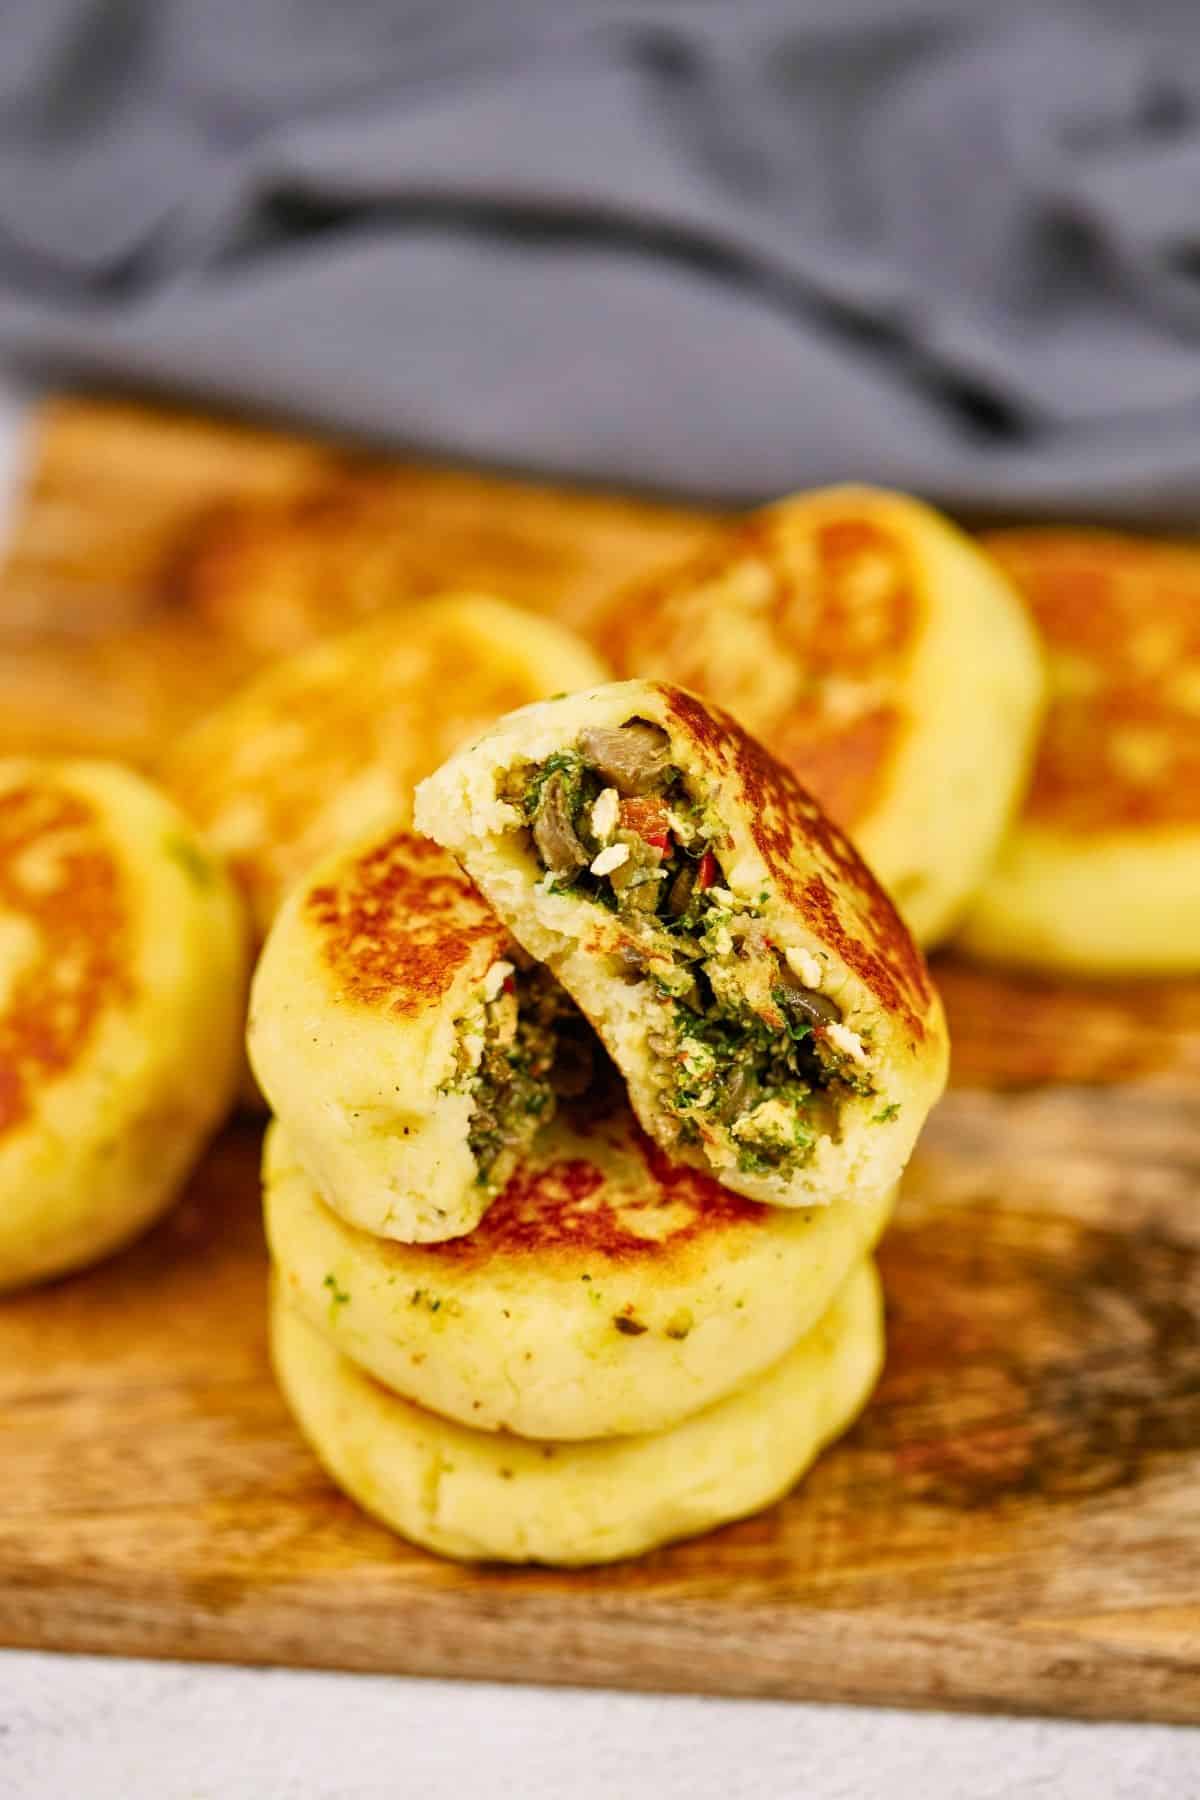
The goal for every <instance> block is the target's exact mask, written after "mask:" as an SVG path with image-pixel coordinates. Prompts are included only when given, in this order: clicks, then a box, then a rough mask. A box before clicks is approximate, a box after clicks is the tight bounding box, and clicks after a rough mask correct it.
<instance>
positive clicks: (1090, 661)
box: [959, 528, 1200, 975]
mask: <svg viewBox="0 0 1200 1800" xmlns="http://www.w3.org/2000/svg"><path fill="white" fill-rule="evenodd" d="M985 542H986V544H987V547H988V549H989V550H990V552H991V554H992V555H993V556H994V557H995V558H996V559H997V561H998V562H999V564H1000V565H1001V567H1002V568H1004V569H1005V570H1006V571H1007V573H1008V574H1009V575H1010V576H1011V577H1012V579H1013V580H1014V582H1015V583H1016V585H1017V587H1018V588H1019V589H1020V591H1021V592H1022V594H1023V595H1024V596H1025V598H1026V600H1027V601H1028V604H1029V607H1030V610H1031V612H1032V615H1033V619H1034V622H1035V624H1036V626H1037V628H1038V631H1039V632H1040V633H1041V636H1042V640H1043V643H1044V645H1045V649H1046V655H1047V660H1048V664H1049V670H1050V690H1051V700H1050V708H1049V712H1048V714H1047V718H1046V722H1045V727H1044V729H1043V732H1042V738H1041V742H1040V744H1039V747H1038V753H1037V761H1036V763H1035V766H1034V772H1033V781H1032V784H1031V787H1030V791H1029V796H1028V800H1027V802H1026V805H1025V809H1024V811H1023V813H1022V815H1021V817H1020V819H1019V821H1018V822H1017V823H1016V825H1015V826H1014V828H1013V830H1012V831H1011V832H1010V834H1009V835H1008V837H1007V839H1006V840H1005V843H1004V846H1003V848H1002V850H1001V853H1000V856H999V857H998V859H997V861H996V864H995V866H994V867H993V869H992V870H991V872H990V874H989V876H988V879H987V880H986V881H985V882H984V884H983V886H982V888H981V890H980V891H979V893H978V894H977V895H976V896H975V899H974V902H973V904H972V905H971V907H970V909H969V910H968V913H967V916H966V918H965V920H964V922H963V926H962V930H961V932H960V934H959V935H960V940H961V942H962V943H963V945H964V946H965V947H966V948H967V949H969V950H971V951H973V952H975V953H976V954H978V955H981V956H984V957H987V958H989V959H993V960H996V961H1000V962H1006V963H1015V964H1023V965H1025V966H1028V967H1032V968H1043V969H1050V970H1065V971H1067V972H1075V973H1079V974H1098V975H1152V974H1164V975H1165V974H1177V973H1184V972H1187V971H1189V970H1193V969H1197V968H1200V549H1197V548H1195V547H1194V546H1191V545H1181V544H1167V543H1160V542H1154V541H1152V540H1149V539H1141V538H1136V537H1125V536H1122V535H1119V534H1117V533H1114V532H1107V531H1078V530H1057V529H1053V528H1046V529H1042V530H1027V531H1001V532H993V533H991V534H990V535H989V536H988V537H987V538H986V539H985Z"/></svg>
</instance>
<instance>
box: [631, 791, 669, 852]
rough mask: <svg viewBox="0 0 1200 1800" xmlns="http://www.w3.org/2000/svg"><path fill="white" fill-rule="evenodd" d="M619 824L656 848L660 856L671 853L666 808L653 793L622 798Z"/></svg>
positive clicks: (653, 848) (652, 847)
mask: <svg viewBox="0 0 1200 1800" xmlns="http://www.w3.org/2000/svg"><path fill="white" fill-rule="evenodd" d="M621 824H622V825H623V826H624V827H625V830H626V831H635V832H636V833H637V835H638V837H640V838H641V840H642V842H643V843H644V844H649V845H650V848H651V849H652V850H657V851H658V853H659V855H660V856H669V855H670V854H671V828H670V825H669V824H668V822H667V809H666V807H665V806H664V805H663V803H662V801H661V800H659V799H658V798H657V797H656V796H655V795H653V794H644V795H643V794H636V795H634V796H633V798H632V799H629V800H622V802H621Z"/></svg>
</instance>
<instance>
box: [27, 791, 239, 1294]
mask: <svg viewBox="0 0 1200 1800" xmlns="http://www.w3.org/2000/svg"><path fill="white" fill-rule="evenodd" d="M245 979H246V945H245V929H244V921H243V918H242V913H241V908H240V906H239V904H238V901H237V899H236V897H235V895H234V893H233V890H232V888H231V887H230V885H229V882H228V880H227V878H226V876H225V873H224V871H223V870H222V869H221V867H220V865H219V864H218V863H217V862H216V861H215V860H214V858H213V857H212V856H210V855H209V853H208V852H207V851H206V850H205V849H204V847H203V845H202V844H201V843H200V841H199V839H198V837H197V835H196V833H195V831H194V829H193V828H192V826H191V825H190V824H189V823H188V822H187V821H186V820H185V819H184V817H183V815H182V814H181V813H180V812H179V811H178V809H177V808H176V807H175V806H174V805H172V804H171V803H170V802H169V801H168V800H167V799H166V798H165V796H163V795H161V794H159V793H157V792H156V791H155V790H154V789H153V788H152V787H150V785H149V784H148V783H147V782H145V781H144V780H142V779H141V777H140V776H136V775H133V774H131V773H130V772H129V771H128V770H125V769H121V768H118V767H117V766H116V765H115V764H109V763H101V762H86V761H58V760H54V759H41V758H38V759H34V758H26V757H20V758H12V759H8V760H5V761H2V762H0V1290H2V1289H5V1288H11V1287H16V1286H18V1285H21V1284H23V1283H25V1282H30V1281H39V1280H44V1279H46V1278H47V1277H50V1276H53V1275H60V1274H63V1273H65V1272H66V1271H68V1270H71V1269H78V1268H81V1267H83V1266H84V1265H85V1264H86V1263H90V1262H93V1261H95V1260H96V1259H97V1258H99V1257H101V1256H104V1255H106V1254H107V1253H108V1252H109V1251H111V1250H114V1249H116V1248H117V1247H118V1246H120V1245H121V1244H124V1243H125V1242H127V1241H128V1240H129V1239H130V1238H132V1237H135V1236H136V1235H137V1233H138V1232H140V1231H142V1230H144V1229H145V1228H146V1226H148V1225H150V1224H151V1223H152V1222H153V1221H154V1220H155V1219H156V1218H157V1217H158V1216H159V1214H160V1213H162V1212H163V1211H164V1209H165V1208H166V1207H167V1206H168V1205H169V1204H170V1202H171V1201H172V1200H173V1199H174V1197H175V1195H176V1193H177V1191H178V1189H179V1186H180V1184H181V1182H182V1181H183V1179H184V1178H185V1176H186V1175H187V1173H188V1171H189V1170H190V1168H191V1166H192V1164H193V1163H194V1162H195V1160H196V1158H197V1156H198V1155H199V1153H200V1151H201V1149H202V1148H203V1146H204V1144H205V1141H206V1140H207V1138H208V1136H209V1135H210V1133H211V1132H212V1131H213V1130H215V1128H216V1127H217V1125H219V1123H220V1122H221V1120H222V1118H223V1117H224V1115H225V1113H226V1111H227V1110H228V1108H229V1105H230V1102H231V1100H232V1097H233V1090H234V1085H235V1081H236V1076H237V1071H238V1068H239V1067H240V1053H241V1019H242V1008H243V1005H244V1002H245Z"/></svg>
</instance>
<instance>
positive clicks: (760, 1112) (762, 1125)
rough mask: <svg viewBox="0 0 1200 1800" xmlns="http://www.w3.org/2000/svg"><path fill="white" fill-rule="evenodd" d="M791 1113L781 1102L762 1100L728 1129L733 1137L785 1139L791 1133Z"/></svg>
mask: <svg viewBox="0 0 1200 1800" xmlns="http://www.w3.org/2000/svg"><path fill="white" fill-rule="evenodd" d="M792 1124H793V1118H792V1113H791V1111H790V1110H789V1108H788V1107H787V1106H786V1105H785V1104H784V1102H783V1101H782V1100H778V1099H776V1100H763V1101H761V1102H760V1103H759V1105H758V1106H756V1107H755V1108H754V1110H753V1111H752V1112H748V1113H747V1114H746V1115H745V1117H744V1118H741V1119H738V1120H737V1122H736V1123H735V1124H734V1125H732V1126H731V1127H730V1130H731V1132H732V1134H733V1136H734V1137H736V1138H743V1137H753V1138H770V1137H774V1136H776V1135H778V1136H782V1137H786V1136H788V1134H789V1133H790V1132H791V1129H792Z"/></svg>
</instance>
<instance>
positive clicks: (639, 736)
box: [579, 719, 671, 794]
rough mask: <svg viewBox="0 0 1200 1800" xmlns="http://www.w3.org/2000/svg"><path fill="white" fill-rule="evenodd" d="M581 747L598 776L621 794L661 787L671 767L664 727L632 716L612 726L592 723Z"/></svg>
mask: <svg viewBox="0 0 1200 1800" xmlns="http://www.w3.org/2000/svg"><path fill="white" fill-rule="evenodd" d="M579 749H580V752H581V754H582V755H583V756H585V757H586V758H587V760H588V762H589V763H590V764H591V766H592V768H594V769H595V771H596V773H597V774H598V775H601V776H603V778H604V780H605V781H609V782H611V783H612V785H613V786H614V787H615V788H616V789H617V791H618V793H621V794H648V793H651V792H653V790H654V789H655V788H657V787H661V786H662V784H663V780H664V778H665V776H666V773H667V770H668V769H669V768H670V766H671V744H670V739H669V738H668V737H667V734H666V732H665V731H663V729H662V728H661V726H658V725H650V724H648V723H647V722H646V720H645V719H631V720H630V721H629V723H628V724H627V725H618V726H616V727H615V728H613V729H608V728H606V727H603V726H598V725H597V726H593V727H592V728H591V730H589V731H583V732H581V733H580V735H579Z"/></svg>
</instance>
